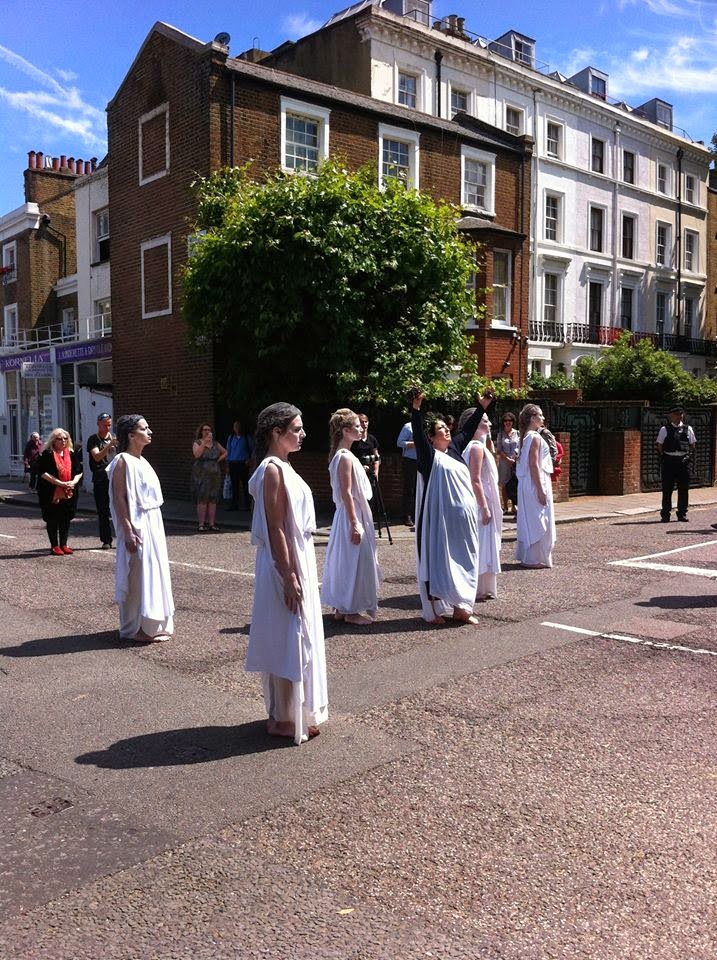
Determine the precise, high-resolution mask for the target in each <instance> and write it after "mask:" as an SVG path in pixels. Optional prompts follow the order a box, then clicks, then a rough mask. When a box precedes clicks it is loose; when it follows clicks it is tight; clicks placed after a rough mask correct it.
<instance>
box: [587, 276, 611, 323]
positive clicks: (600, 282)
mask: <svg viewBox="0 0 717 960" xmlns="http://www.w3.org/2000/svg"><path fill="white" fill-rule="evenodd" d="M592 284H595V285H596V286H598V287H600V316H599V317H598V324H597V325H598V327H604V326H605V308H606V303H607V296H606V294H607V280H606V279H603V278H602V277H600V276H596V275H591V276H588V279H587V290H586V297H585V322H586V323H587V324H588V325H590V287H591V286H592Z"/></svg>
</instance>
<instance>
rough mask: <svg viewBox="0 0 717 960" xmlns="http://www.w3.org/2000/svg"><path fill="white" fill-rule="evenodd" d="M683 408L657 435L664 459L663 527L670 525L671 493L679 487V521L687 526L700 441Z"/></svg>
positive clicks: (658, 450)
mask: <svg viewBox="0 0 717 960" xmlns="http://www.w3.org/2000/svg"><path fill="white" fill-rule="evenodd" d="M683 413H684V410H683V408H682V407H673V408H672V410H670V421H669V423H666V424H664V425H663V426H661V427H660V429H659V431H658V433H657V440H656V441H655V443H656V445H657V452H658V453H659V454H660V457H661V458H662V463H661V466H660V473H661V477H662V509H661V511H660V517H661V519H662V522H663V523H669V522H670V513H671V512H672V491H673V490H674V489H675V485H677V519H678V520H681V521H682V522H683V523H687V508H688V501H689V489H690V458H691V457H692V454H693V452H694V449H695V445H696V443H697V440H696V438H695V434H694V430H693V429H692V427H691V426H689V425H688V424H686V423H685V421H684V419H683Z"/></svg>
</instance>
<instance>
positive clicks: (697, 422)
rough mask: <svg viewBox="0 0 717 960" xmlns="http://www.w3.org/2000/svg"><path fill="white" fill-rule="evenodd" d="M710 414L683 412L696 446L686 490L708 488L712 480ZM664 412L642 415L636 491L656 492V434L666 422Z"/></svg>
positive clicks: (644, 412) (704, 410) (658, 470)
mask: <svg viewBox="0 0 717 960" xmlns="http://www.w3.org/2000/svg"><path fill="white" fill-rule="evenodd" d="M712 418H713V411H712V410H709V409H704V408H702V409H694V410H685V419H686V421H687V423H689V424H690V426H691V427H692V429H693V430H694V432H695V438H696V440H697V445H696V447H695V455H694V458H693V460H692V464H691V465H690V486H691V487H710V486H712V482H713V480H714V472H713V463H714V430H713V427H712ZM669 419H670V414H669V411H668V409H667V408H665V409H655V408H654V407H651V408H649V409H646V410H643V411H642V417H641V424H640V430H641V433H642V447H641V453H640V460H641V463H640V487H641V489H642V490H659V489H660V488H661V486H662V484H661V481H660V457H659V455H658V453H657V448H656V447H655V440H656V439H657V433H658V431H659V429H660V427H661V426H663V424H665V423H667V422H669Z"/></svg>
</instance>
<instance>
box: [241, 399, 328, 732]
mask: <svg viewBox="0 0 717 960" xmlns="http://www.w3.org/2000/svg"><path fill="white" fill-rule="evenodd" d="M305 436H306V434H305V433H304V427H303V423H302V420H301V411H300V410H298V409H297V408H296V407H294V406H292V405H291V404H288V403H274V404H272V405H271V406H269V407H266V408H265V409H264V410H262V412H261V413H260V414H259V419H258V421H257V427H256V435H255V439H256V445H257V451H258V457H259V458H262V457H263V458H262V459H261V462H260V464H259V466H258V467H257V469H256V471H255V472H254V474H253V476H252V478H251V480H250V481H249V492H250V493H251V495H252V497H253V499H254V516H253V518H252V527H251V540H252V543H253V544H254V545H255V546H256V568H255V569H256V577H255V583H254V604H253V608H252V616H251V628H250V631H249V646H248V649H247V655H246V669H247V670H248V671H249V672H257V673H261V675H262V684H263V688H264V702H265V704H266V710H267V713H268V714H269V719H268V721H267V725H266V728H267V732H268V733H269V734H270V735H271V736H277V737H288V738H291V739H293V740H294V743H296V744H300V743H302V742H303V741H305V740H308V739H309V738H310V737H314V736H316V735H317V734H318V733H319V724H321V723H324V722H325V721H326V720H327V719H328V695H327V688H326V657H325V652H324V623H323V619H322V615H321V599H320V597H319V578H318V575H317V572H316V556H315V553H314V542H313V539H312V535H313V533H314V531H315V530H316V518H315V514H314V500H313V497H312V495H311V490H310V489H309V487H308V486H307V485H306V483H305V482H304V481H303V480H302V479H301V477H300V476H299V475H298V474H297V473H296V472H295V470H294V469H293V467H292V466H291V464H290V463H289V454H292V453H296V452H297V451H299V450H300V449H301V444H302V442H303V440H304V437H305Z"/></svg>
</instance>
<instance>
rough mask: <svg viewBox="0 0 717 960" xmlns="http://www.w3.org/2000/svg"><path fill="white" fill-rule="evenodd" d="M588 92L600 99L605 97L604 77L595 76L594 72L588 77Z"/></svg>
mask: <svg viewBox="0 0 717 960" xmlns="http://www.w3.org/2000/svg"><path fill="white" fill-rule="evenodd" d="M590 93H591V94H592V95H593V96H594V97H600V99H601V100H606V99H607V82H606V81H605V78H604V77H596V76H595V74H593V75H592V76H591V77H590Z"/></svg>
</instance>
